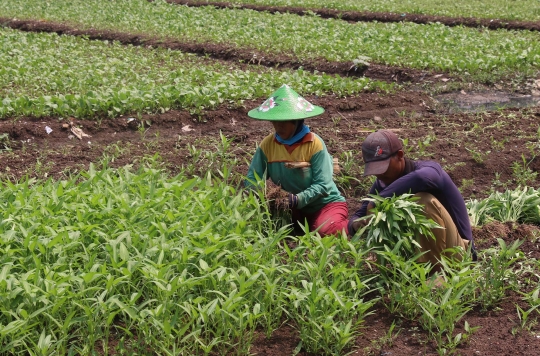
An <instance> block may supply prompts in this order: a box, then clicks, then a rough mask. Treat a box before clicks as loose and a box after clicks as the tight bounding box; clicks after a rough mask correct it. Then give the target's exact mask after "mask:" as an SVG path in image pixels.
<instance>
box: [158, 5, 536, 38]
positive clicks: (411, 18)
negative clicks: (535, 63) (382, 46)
mask: <svg viewBox="0 0 540 356" xmlns="http://www.w3.org/2000/svg"><path fill="white" fill-rule="evenodd" d="M167 1H168V2H170V3H173V4H179V5H186V6H214V7H216V8H234V9H250V10H255V11H266V12H269V13H276V12H283V13H285V12H289V13H291V14H296V15H300V16H303V15H307V13H308V12H309V13H312V14H313V13H314V14H316V15H318V16H320V17H322V18H332V19H341V20H344V21H351V22H360V21H362V22H368V21H377V22H413V23H417V24H428V23H435V22H438V23H441V24H443V25H446V26H465V27H474V28H478V27H485V28H488V29H490V30H498V29H507V30H529V31H540V23H539V22H536V21H517V20H504V19H502V20H501V19H485V18H475V17H447V16H433V15H423V14H415V13H391V12H390V13H389V12H369V11H342V10H332V9H311V8H309V9H308V8H303V7H292V6H266V5H254V4H233V3H230V2H214V1H190V0H167Z"/></svg>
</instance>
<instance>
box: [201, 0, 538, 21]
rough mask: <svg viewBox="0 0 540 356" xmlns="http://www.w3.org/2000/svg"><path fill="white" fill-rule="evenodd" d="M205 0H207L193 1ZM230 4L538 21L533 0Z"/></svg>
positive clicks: (251, 0)
mask: <svg viewBox="0 0 540 356" xmlns="http://www.w3.org/2000/svg"><path fill="white" fill-rule="evenodd" d="M194 1H195V2H200V3H207V2H208V1H206V0H194ZM229 2H230V3H233V4H256V5H269V6H290V7H302V8H305V9H335V10H343V11H371V12H397V13H406V14H411V13H414V14H426V15H437V16H451V17H479V18H492V19H507V20H531V21H538V20H540V6H539V5H538V1H536V0H518V1H507V0H477V1H468V0H456V1H452V2H448V1H446V2H445V1H433V0H407V1H396V0H381V1H370V0H330V1H326V0H231V1H229Z"/></svg>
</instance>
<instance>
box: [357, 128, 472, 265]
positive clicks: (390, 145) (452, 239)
mask: <svg viewBox="0 0 540 356" xmlns="http://www.w3.org/2000/svg"><path fill="white" fill-rule="evenodd" d="M362 156H363V158H364V163H365V168H364V176H369V175H373V176H375V177H376V178H377V180H376V181H375V183H374V184H373V186H372V187H371V189H370V191H369V194H378V195H379V196H381V197H392V196H394V195H396V196H398V195H401V194H406V193H411V194H415V196H417V197H418V198H419V200H418V201H417V203H419V204H421V205H423V206H424V212H425V214H426V217H428V218H430V219H432V220H433V221H435V222H436V223H437V224H439V225H440V226H441V227H443V229H440V228H436V229H432V232H433V234H434V235H435V239H432V238H428V237H426V236H419V237H418V238H419V240H418V242H419V244H420V246H422V249H421V252H426V253H425V254H424V255H422V256H421V258H420V259H419V261H420V262H428V261H429V262H431V263H432V265H433V266H437V269H438V268H439V267H438V261H439V260H440V258H441V254H443V251H444V250H445V249H447V248H452V247H457V246H459V247H462V248H463V249H465V250H467V249H468V248H469V245H471V249H472V251H473V257H474V258H476V254H475V252H474V242H473V236H472V229H471V224H470V221H469V215H468V214H467V208H466V207H465V201H464V200H463V197H462V195H461V193H460V191H459V190H458V188H457V187H456V185H455V184H454V182H453V181H452V179H451V178H450V176H448V174H447V173H446V172H445V171H444V170H443V169H442V167H441V166H440V164H438V163H436V162H434V161H413V160H411V159H408V158H406V157H405V154H404V152H403V145H402V143H401V140H400V139H399V138H398V137H397V135H396V134H395V133H394V132H392V131H390V130H379V131H377V132H373V133H371V134H370V135H369V136H368V137H367V138H366V139H365V141H364V142H363V143H362ZM373 204H374V203H373V202H369V201H364V203H363V204H362V207H361V208H360V209H359V210H358V211H357V212H356V213H354V215H353V216H352V217H351V219H350V220H349V225H348V227H349V234H350V235H354V234H355V233H356V231H357V230H359V229H360V228H361V227H363V226H364V225H365V224H367V221H366V220H358V219H359V218H361V217H363V216H365V215H366V214H368V213H369V211H370V210H371V208H373V207H374V205H373Z"/></svg>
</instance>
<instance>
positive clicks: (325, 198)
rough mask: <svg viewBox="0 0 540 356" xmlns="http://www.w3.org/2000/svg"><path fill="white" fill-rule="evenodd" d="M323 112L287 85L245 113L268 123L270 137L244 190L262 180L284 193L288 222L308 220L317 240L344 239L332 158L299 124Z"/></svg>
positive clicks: (344, 207)
mask: <svg viewBox="0 0 540 356" xmlns="http://www.w3.org/2000/svg"><path fill="white" fill-rule="evenodd" d="M323 112H324V109H323V108H321V107H319V106H315V105H313V104H311V103H310V102H308V101H307V100H306V99H304V98H302V97H301V96H300V95H298V93H296V92H295V91H294V90H293V89H291V88H290V87H289V86H288V85H283V86H282V87H281V88H279V89H278V90H276V91H275V92H274V93H273V94H272V95H271V96H270V97H269V98H268V99H267V100H266V101H265V102H264V103H262V104H261V105H260V106H259V107H257V108H255V109H253V110H251V111H250V112H248V115H249V116H250V117H252V118H254V119H258V120H265V121H270V122H271V123H272V125H273V127H274V130H275V132H274V133H272V134H270V135H268V136H267V137H266V138H264V139H263V140H262V142H261V144H260V145H259V147H258V148H257V151H256V152H255V155H254V156H253V160H252V161H251V165H250V166H249V171H248V174H247V179H246V186H247V187H250V186H254V185H255V182H256V177H257V178H262V177H264V176H265V174H266V178H270V179H272V181H273V182H274V183H275V184H277V185H279V186H281V188H282V189H283V190H284V191H286V192H288V197H287V200H288V204H287V205H288V207H289V208H290V209H291V212H292V217H293V222H294V221H299V222H300V223H302V224H303V223H304V221H305V220H307V222H308V224H309V228H310V230H311V231H313V230H316V229H318V232H319V234H320V235H321V236H325V235H332V234H336V233H338V232H340V231H344V232H345V234H347V224H348V215H349V214H348V209H347V203H346V202H345V198H343V197H342V196H341V194H340V192H339V190H338V189H337V187H336V184H335V183H334V181H333V179H332V174H333V162H332V157H331V156H330V154H329V153H328V151H327V149H326V145H325V144H324V142H323V140H322V139H321V138H320V137H319V136H318V135H316V134H315V133H313V132H311V131H310V130H309V127H308V126H306V125H305V124H304V119H305V118H308V117H313V116H317V115H320V114H322V113H323Z"/></svg>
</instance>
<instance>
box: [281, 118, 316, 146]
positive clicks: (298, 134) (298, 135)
mask: <svg viewBox="0 0 540 356" xmlns="http://www.w3.org/2000/svg"><path fill="white" fill-rule="evenodd" d="M298 121H299V122H298V125H297V126H296V131H295V132H294V135H293V136H292V137H291V138H289V139H286V140H284V139H282V138H281V137H280V136H279V135H278V134H277V133H276V134H275V137H276V140H277V141H278V142H279V143H281V144H284V145H289V146H290V145H293V144H295V143H296V142H298V141H300V140H301V139H302V138H304V136H305V135H306V134H308V133H309V132H310V131H309V127H307V126H306V125H305V124H304V120H298Z"/></svg>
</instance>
